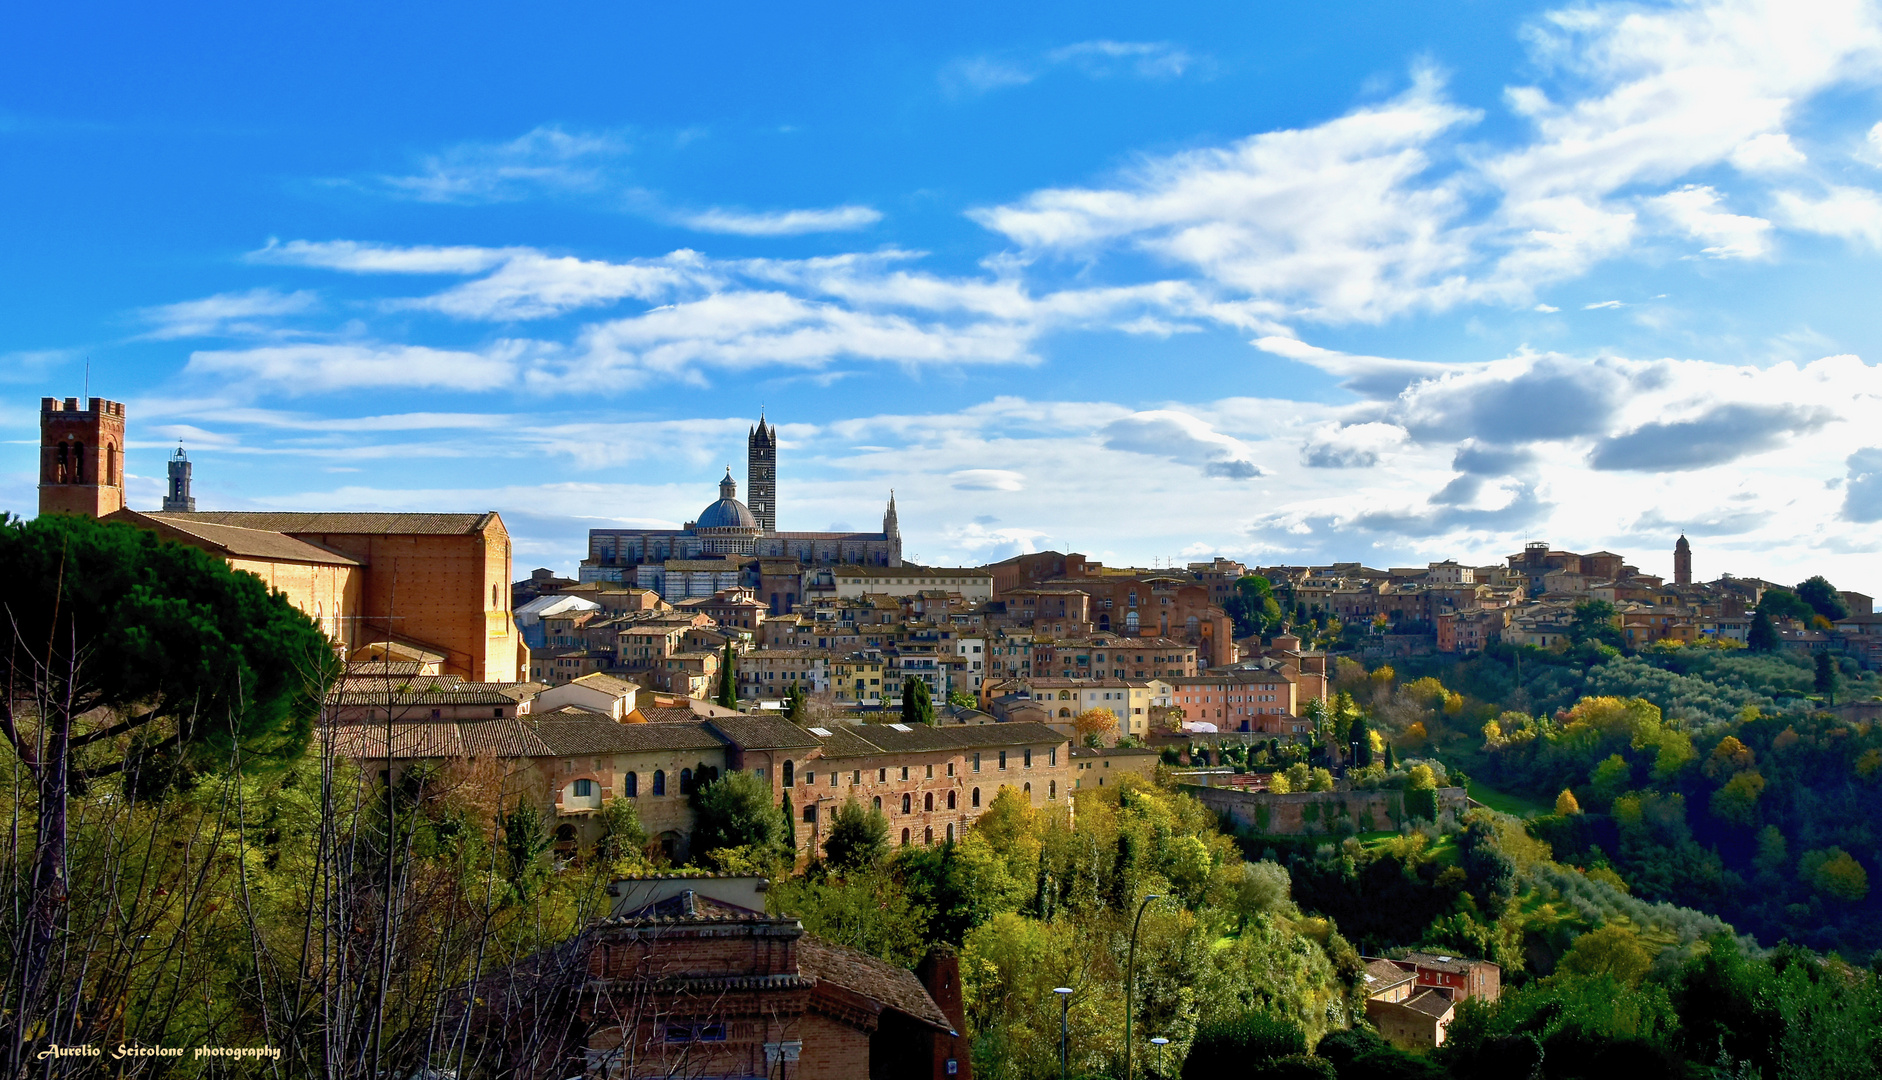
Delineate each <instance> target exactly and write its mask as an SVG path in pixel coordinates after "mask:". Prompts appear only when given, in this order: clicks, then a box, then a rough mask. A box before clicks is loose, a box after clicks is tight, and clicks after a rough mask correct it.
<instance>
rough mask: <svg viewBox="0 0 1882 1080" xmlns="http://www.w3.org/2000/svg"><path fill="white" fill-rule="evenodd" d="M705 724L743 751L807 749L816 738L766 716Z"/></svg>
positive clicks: (719, 718)
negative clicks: (715, 729) (743, 749)
mask: <svg viewBox="0 0 1882 1080" xmlns="http://www.w3.org/2000/svg"><path fill="white" fill-rule="evenodd" d="M706 723H707V724H710V725H711V726H712V727H714V728H717V729H718V731H719V733H720V734H721V735H724V736H725V737H726V739H727V740H728V741H730V742H735V743H737V744H738V745H739V746H741V747H743V748H745V749H747V750H794V749H798V748H800V747H801V748H803V749H809V748H811V747H814V746H816V745H818V743H817V739H816V737H815V736H813V735H811V734H809V733H808V732H806V731H805V730H804V729H803V728H800V727H798V726H797V725H796V724H793V723H791V722H790V721H789V720H780V719H776V718H774V717H769V716H714V717H711V718H709V719H708V720H706Z"/></svg>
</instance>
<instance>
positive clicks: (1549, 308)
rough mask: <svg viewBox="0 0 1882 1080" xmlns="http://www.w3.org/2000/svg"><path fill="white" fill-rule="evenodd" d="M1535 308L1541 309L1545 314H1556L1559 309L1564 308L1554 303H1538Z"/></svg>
mask: <svg viewBox="0 0 1882 1080" xmlns="http://www.w3.org/2000/svg"><path fill="white" fill-rule="evenodd" d="M1534 310H1536V311H1540V312H1542V313H1543V314H1544V315H1553V314H1555V313H1556V312H1558V311H1560V310H1562V309H1561V308H1559V307H1556V306H1555V305H1553V304H1537V305H1536V306H1535V308H1534Z"/></svg>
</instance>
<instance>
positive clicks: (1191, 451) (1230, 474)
mask: <svg viewBox="0 0 1882 1080" xmlns="http://www.w3.org/2000/svg"><path fill="white" fill-rule="evenodd" d="M1100 434H1101V435H1102V436H1103V437H1104V445H1105V448H1106V449H1110V450H1122V451H1126V452H1129V453H1133V454H1147V455H1150V456H1153V457H1164V458H1168V459H1170V460H1172V461H1179V462H1182V463H1184V464H1187V465H1195V466H1198V467H1200V468H1201V469H1202V472H1203V475H1205V476H1216V477H1222V478H1224V479H1228V480H1252V479H1254V478H1255V477H1257V476H1264V475H1266V474H1267V470H1266V469H1264V468H1262V467H1261V466H1260V465H1258V464H1256V463H1255V461H1254V456H1255V455H1254V451H1253V450H1252V449H1251V448H1250V447H1249V446H1248V445H1247V444H1246V443H1244V442H1242V441H1241V440H1240V439H1237V438H1235V437H1233V436H1231V435H1225V434H1223V433H1222V432H1220V431H1217V430H1215V429H1214V428H1213V427H1211V426H1210V425H1209V422H1208V421H1207V420H1204V419H1202V418H1201V417H1199V416H1195V415H1193V414H1191V413H1187V412H1182V411H1179V410H1173V409H1152V410H1147V411H1145V412H1138V413H1132V414H1131V415H1129V416H1125V417H1120V418H1119V419H1116V420H1113V421H1112V422H1111V423H1109V424H1107V425H1105V427H1104V429H1103V430H1102V431H1101V432H1100Z"/></svg>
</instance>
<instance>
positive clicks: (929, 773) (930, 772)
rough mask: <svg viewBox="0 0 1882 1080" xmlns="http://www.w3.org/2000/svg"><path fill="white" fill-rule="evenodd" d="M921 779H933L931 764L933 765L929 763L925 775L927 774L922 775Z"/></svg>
mask: <svg viewBox="0 0 1882 1080" xmlns="http://www.w3.org/2000/svg"><path fill="white" fill-rule="evenodd" d="M923 779H924V780H933V779H934V766H933V765H930V766H928V775H927V776H925V777H923Z"/></svg>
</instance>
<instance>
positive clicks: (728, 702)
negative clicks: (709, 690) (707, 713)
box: [714, 641, 738, 709]
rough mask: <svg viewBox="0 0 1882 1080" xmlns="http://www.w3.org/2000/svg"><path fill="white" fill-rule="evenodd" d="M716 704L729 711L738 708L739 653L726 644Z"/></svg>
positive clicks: (720, 668)
mask: <svg viewBox="0 0 1882 1080" xmlns="http://www.w3.org/2000/svg"><path fill="white" fill-rule="evenodd" d="M714 702H715V703H716V704H719V705H723V706H724V707H726V708H728V709H736V708H738V652H737V651H736V650H734V649H733V648H732V643H731V642H729V641H728V642H726V643H725V659H723V660H721V661H720V662H719V693H718V696H717V697H716V698H714Z"/></svg>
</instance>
